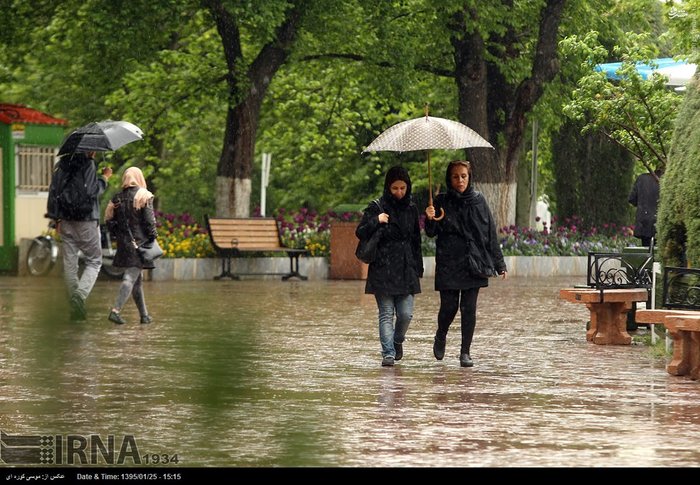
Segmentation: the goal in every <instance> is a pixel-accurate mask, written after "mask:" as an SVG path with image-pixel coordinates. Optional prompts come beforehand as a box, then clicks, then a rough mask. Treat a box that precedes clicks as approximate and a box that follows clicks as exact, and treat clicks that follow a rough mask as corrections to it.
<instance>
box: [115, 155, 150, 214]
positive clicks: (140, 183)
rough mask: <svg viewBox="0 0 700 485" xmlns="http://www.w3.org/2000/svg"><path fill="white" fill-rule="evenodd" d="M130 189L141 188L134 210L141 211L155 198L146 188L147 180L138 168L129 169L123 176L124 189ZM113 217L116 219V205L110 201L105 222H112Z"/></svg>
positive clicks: (137, 193)
mask: <svg viewBox="0 0 700 485" xmlns="http://www.w3.org/2000/svg"><path fill="white" fill-rule="evenodd" d="M130 187H138V188H139V189H138V190H137V191H136V194H134V209H136V210H139V209H143V208H144V207H146V204H148V201H149V200H151V199H152V198H153V194H152V193H151V192H150V191H149V190H148V189H147V188H146V179H145V178H144V176H143V172H142V171H141V169H140V168H138V167H129V168H127V169H126V170H125V171H124V174H123V175H122V189H128V188H130ZM112 217H114V203H112V201H111V200H110V201H109V204H107V209H106V210H105V220H110V219H112Z"/></svg>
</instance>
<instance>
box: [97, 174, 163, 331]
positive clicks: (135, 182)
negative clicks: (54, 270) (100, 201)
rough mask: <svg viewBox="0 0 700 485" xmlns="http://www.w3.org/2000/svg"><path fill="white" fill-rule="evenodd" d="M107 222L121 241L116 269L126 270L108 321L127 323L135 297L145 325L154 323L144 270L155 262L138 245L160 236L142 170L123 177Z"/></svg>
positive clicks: (107, 211)
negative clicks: (125, 309)
mask: <svg viewBox="0 0 700 485" xmlns="http://www.w3.org/2000/svg"><path fill="white" fill-rule="evenodd" d="M105 222H106V223H107V228H108V229H109V231H110V233H111V234H114V235H115V237H116V240H117V254H115V255H114V263H113V266H115V267H118V268H119V267H121V268H126V270H125V271H124V276H123V278H122V284H121V286H120V288H119V294H118V295H117V300H116V302H115V303H114V306H113V307H112V310H111V311H110V312H109V317H108V319H109V320H110V321H112V322H114V323H116V324H119V325H122V324H124V323H126V322H125V320H124V319H123V318H122V316H121V313H120V312H121V310H122V307H123V306H124V304H125V303H126V301H127V300H128V299H129V297H130V296H131V297H133V299H134V303H135V304H136V308H137V309H138V311H139V314H140V316H141V323H151V321H152V318H151V316H150V315H149V314H148V309H147V308H146V298H145V297H144V293H143V271H142V270H143V269H153V268H155V265H154V264H153V261H148V262H143V261H141V257H140V256H139V253H138V251H137V250H136V247H135V246H134V244H136V245H137V246H141V245H142V244H143V243H145V242H148V241H153V240H154V239H155V238H156V237H157V236H158V231H157V230H156V217H155V214H154V212H153V194H152V193H151V192H150V191H149V190H148V188H147V187H146V179H145V178H144V177H143V173H142V172H141V169H140V168H138V167H129V168H127V169H126V171H124V175H123V176H122V190H121V192H119V193H118V194H116V195H115V196H114V197H113V198H112V200H111V201H110V202H109V204H108V205H107V209H106V210H105Z"/></svg>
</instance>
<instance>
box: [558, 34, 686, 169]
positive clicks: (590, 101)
mask: <svg viewBox="0 0 700 485" xmlns="http://www.w3.org/2000/svg"><path fill="white" fill-rule="evenodd" d="M592 39H594V35H589V36H587V37H586V38H585V39H582V41H579V40H578V39H574V38H571V39H568V41H567V43H565V51H566V49H576V48H578V49H581V50H584V51H587V52H588V57H587V61H586V62H587V63H588V65H589V66H590V71H589V73H588V74H587V75H585V76H583V77H581V78H580V79H579V81H578V87H577V89H576V90H574V92H573V95H572V99H571V101H570V102H569V103H568V104H567V105H566V106H565V107H564V113H565V114H566V115H567V116H568V117H570V118H571V119H574V120H577V121H579V122H583V123H584V128H583V132H584V133H585V132H589V131H592V130H598V131H599V132H600V133H602V134H603V135H604V136H606V137H607V138H608V139H609V140H610V141H612V142H614V143H616V144H618V145H620V146H621V147H622V148H624V149H625V150H627V151H628V152H629V153H630V154H631V155H632V156H634V157H635V159H636V160H638V161H639V163H640V164H641V165H642V166H643V167H644V168H645V169H646V170H647V171H649V172H653V171H654V169H655V168H657V167H658V168H661V169H663V168H664V167H665V165H666V161H667V157H668V151H669V148H670V143H671V136H672V132H673V122H674V119H675V116H676V113H677V111H678V105H679V104H680V102H681V97H680V96H679V95H678V94H677V93H675V92H673V91H672V90H670V89H668V88H667V87H666V79H665V78H664V77H663V76H661V75H658V74H654V75H653V76H652V78H651V79H650V80H645V79H642V77H641V75H640V74H639V72H638V71H637V68H636V64H637V63H639V62H641V63H648V64H653V58H654V57H655V55H656V53H657V51H656V50H655V49H654V48H653V46H652V47H650V45H649V42H648V40H647V36H646V35H635V34H629V35H628V40H629V45H628V46H617V47H615V48H614V50H613V53H612V56H613V57H614V58H618V59H621V60H622V67H621V68H620V69H619V70H618V72H617V74H618V76H619V77H620V80H619V81H612V80H610V79H608V78H607V76H606V75H605V73H603V72H598V71H595V70H594V69H593V68H594V66H595V65H596V64H598V63H600V62H602V61H603V60H604V59H605V58H606V57H608V54H607V52H606V51H605V49H603V48H602V47H601V46H596V45H595V43H593V45H591V43H590V42H591V40H592Z"/></svg>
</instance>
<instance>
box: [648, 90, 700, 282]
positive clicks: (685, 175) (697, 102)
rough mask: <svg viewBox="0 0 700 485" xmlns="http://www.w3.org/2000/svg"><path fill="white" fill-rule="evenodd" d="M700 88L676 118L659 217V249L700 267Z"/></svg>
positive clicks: (669, 258) (671, 259) (676, 262)
mask: <svg viewBox="0 0 700 485" xmlns="http://www.w3.org/2000/svg"><path fill="white" fill-rule="evenodd" d="M698 173H700V89H698V83H697V81H696V82H694V83H692V84H690V85H689V86H688V89H687V92H686V95H685V97H684V100H683V104H682V105H681V108H680V112H679V114H678V118H677V119H676V125H675V131H674V134H673V143H672V149H671V153H670V155H669V162H668V166H667V169H666V173H665V174H664V176H663V177H661V197H660V199H661V200H660V202H659V212H658V219H657V225H656V226H657V232H658V239H659V248H660V251H661V255H662V258H663V261H664V263H665V264H667V265H669V266H682V265H684V264H685V263H687V264H688V265H689V266H692V267H696V268H697V267H698V266H700V177H698Z"/></svg>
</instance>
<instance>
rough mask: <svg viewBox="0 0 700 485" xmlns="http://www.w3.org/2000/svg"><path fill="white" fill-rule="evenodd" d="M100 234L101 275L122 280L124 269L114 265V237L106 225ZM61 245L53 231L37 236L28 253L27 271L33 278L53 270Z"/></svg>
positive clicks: (82, 259)
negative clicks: (52, 233)
mask: <svg viewBox="0 0 700 485" xmlns="http://www.w3.org/2000/svg"><path fill="white" fill-rule="evenodd" d="M49 228H50V229H53V228H54V223H53V222H51V223H49ZM100 233H101V234H102V268H101V269H100V275H104V276H106V277H108V278H110V279H121V278H122V276H123V275H124V268H117V267H115V266H113V265H112V263H113V262H114V255H115V253H116V249H115V247H114V245H115V243H114V241H113V240H112V236H111V234H110V233H109V230H108V229H107V226H106V224H100ZM60 252H61V250H60V244H59V241H57V240H56V238H54V237H53V236H52V235H51V231H50V232H48V233H47V234H42V235H41V236H37V237H35V238H34V239H33V240H32V243H31V245H30V246H29V251H27V269H28V270H29V274H30V275H32V276H45V275H47V274H49V272H50V271H51V270H52V269H53V267H54V265H55V264H56V261H58V256H59V254H60ZM78 256H79V261H80V263H81V266H82V263H83V261H84V259H85V258H84V256H83V253H82V252H79V253H78Z"/></svg>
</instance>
